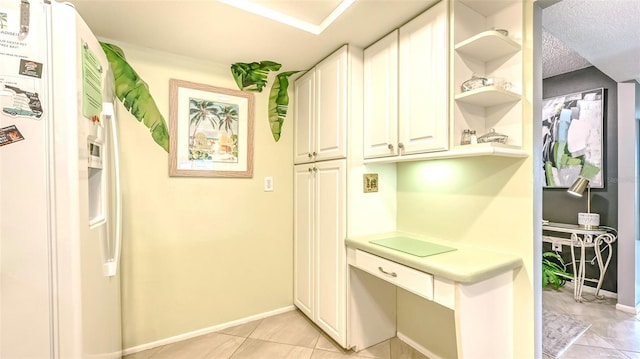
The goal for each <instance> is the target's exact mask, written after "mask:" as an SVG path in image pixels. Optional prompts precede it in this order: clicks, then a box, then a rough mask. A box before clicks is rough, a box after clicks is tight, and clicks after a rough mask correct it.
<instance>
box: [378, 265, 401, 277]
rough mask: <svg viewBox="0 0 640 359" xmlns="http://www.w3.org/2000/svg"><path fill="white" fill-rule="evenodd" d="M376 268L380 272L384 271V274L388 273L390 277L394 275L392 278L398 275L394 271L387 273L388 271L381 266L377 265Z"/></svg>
mask: <svg viewBox="0 0 640 359" xmlns="http://www.w3.org/2000/svg"><path fill="white" fill-rule="evenodd" d="M378 270H379V271H380V272H382V273H384V274H386V275H390V276H392V277H394V278H395V277H397V276H398V275H397V274H396V272H391V273H389V272H387V271H385V270H384V269H382V267H378Z"/></svg>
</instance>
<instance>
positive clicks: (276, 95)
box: [269, 71, 300, 142]
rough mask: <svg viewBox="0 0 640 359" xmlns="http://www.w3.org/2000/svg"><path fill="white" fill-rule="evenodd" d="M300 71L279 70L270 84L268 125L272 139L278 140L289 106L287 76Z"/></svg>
mask: <svg viewBox="0 0 640 359" xmlns="http://www.w3.org/2000/svg"><path fill="white" fill-rule="evenodd" d="M298 72H300V71H287V72H281V73H279V74H278V75H277V76H276V81H275V82H274V83H273V85H271V92H270V93H269V127H270V128H271V134H272V135H273V139H274V140H276V142H278V140H279V139H280V132H281V131H282V125H283V123H284V119H285V118H286V117H287V108H288V107H289V92H288V88H289V76H291V75H293V74H296V73H298Z"/></svg>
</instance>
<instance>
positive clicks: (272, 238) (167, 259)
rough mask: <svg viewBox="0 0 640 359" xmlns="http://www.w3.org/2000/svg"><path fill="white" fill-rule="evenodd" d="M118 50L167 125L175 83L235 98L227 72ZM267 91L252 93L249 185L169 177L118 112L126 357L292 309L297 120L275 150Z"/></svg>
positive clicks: (142, 132)
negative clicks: (269, 186) (266, 182)
mask: <svg viewBox="0 0 640 359" xmlns="http://www.w3.org/2000/svg"><path fill="white" fill-rule="evenodd" d="M117 45H120V46H121V47H122V49H123V50H124V52H125V55H126V57H127V59H128V61H129V63H130V64H131V65H132V66H133V68H134V69H135V70H136V72H137V73H138V74H139V75H140V77H141V78H142V79H143V80H145V81H146V82H147V83H148V85H149V88H150V91H151V94H152V96H153V98H154V99H155V101H156V103H157V105H158V107H159V109H160V112H161V113H162V114H163V115H164V116H165V120H166V121H167V124H168V122H169V118H168V115H169V79H171V78H175V79H180V80H187V81H192V82H197V83H202V84H207V85H213V86H217V87H224V88H229V89H234V90H237V89H238V88H237V86H236V84H235V82H234V80H233V77H232V75H231V73H230V69H229V66H230V64H215V63H210V62H205V61H201V60H195V59H190V58H185V57H179V56H175V55H171V54H167V53H161V52H157V51H155V50H150V49H144V48H139V47H134V46H128V45H124V44H117ZM221 51H223V50H222V49H221ZM259 60H263V59H243V61H246V62H251V61H259ZM271 79H273V77H271ZM269 83H270V84H271V81H270V82H269ZM268 92H269V91H268V89H265V91H264V92H263V93H261V94H258V93H256V94H255V119H254V121H255V122H254V171H253V178H250V179H240V178H189V177H169V176H168V154H167V153H166V152H165V151H164V150H162V149H161V148H160V147H159V146H158V145H156V144H155V142H153V140H152V138H151V136H150V134H149V131H148V130H147V129H146V128H145V127H144V126H143V125H142V124H140V123H138V122H137V121H136V120H135V118H134V117H133V116H132V115H131V114H129V113H125V112H126V110H125V109H124V108H123V107H122V106H119V107H118V114H119V123H120V133H121V146H122V149H121V152H122V162H123V176H124V183H123V192H124V216H125V218H124V226H123V231H124V245H123V253H122V296H123V297H122V308H123V313H122V315H123V347H124V348H125V349H127V348H135V347H140V346H144V345H145V344H148V343H152V342H155V341H159V340H162V339H165V338H169V337H172V336H176V335H180V334H184V333H189V332H193V331H196V330H200V329H203V328H208V327H211V326H215V325H219V324H222V323H227V322H230V321H233V320H238V319H242V318H246V317H248V316H252V315H257V314H261V313H264V312H267V311H271V310H277V309H280V308H283V307H287V306H290V305H292V292H293V288H292V285H293V273H292V266H293V257H292V251H293V248H292V243H293V241H292V237H293V234H292V227H293V222H292V217H293V204H292V202H293V198H292V195H293V194H292V191H291V188H292V185H293V171H292V166H291V163H292V156H293V154H292V134H293V132H292V131H291V129H292V122H293V120H292V117H291V115H289V117H288V118H287V122H285V124H284V128H283V131H282V137H281V139H280V141H279V142H278V143H276V142H275V141H274V140H273V137H272V135H271V132H270V130H269V126H268V120H267V101H268ZM291 113H292V111H290V114H291ZM265 176H272V177H273V179H274V188H275V190H274V192H264V191H263V179H264V177H265Z"/></svg>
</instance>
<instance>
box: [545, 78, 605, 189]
mask: <svg viewBox="0 0 640 359" xmlns="http://www.w3.org/2000/svg"><path fill="white" fill-rule="evenodd" d="M603 109H604V88H598V89H593V90H589V91H582V92H576V93H572V94H567V95H562V96H556V97H552V98H548V99H544V100H543V101H542V141H543V144H542V162H543V163H542V166H543V170H544V180H545V181H544V183H545V187H548V188H554V187H556V188H568V187H570V186H571V184H573V182H574V181H575V180H576V179H577V178H578V177H579V176H582V177H585V178H587V179H589V181H590V186H591V187H592V188H603V187H604V180H603V178H604V176H603V168H604V167H603V151H604V144H603Z"/></svg>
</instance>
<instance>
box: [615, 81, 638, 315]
mask: <svg viewBox="0 0 640 359" xmlns="http://www.w3.org/2000/svg"><path fill="white" fill-rule="evenodd" d="M617 105H618V164H619V166H618V178H617V180H618V308H619V309H622V310H627V311H630V310H635V309H634V308H636V307H637V306H638V305H640V235H639V232H638V226H639V222H640V209H639V208H638V200H639V198H640V190H639V184H638V178H639V176H638V171H639V167H640V162H639V160H640V159H639V157H640V156H639V151H640V147H639V145H638V141H639V139H638V133H639V132H638V131H639V130H640V129H639V128H640V123H639V121H640V119H639V118H638V117H637V112H636V111H638V108H639V107H640V85H638V84H637V83H636V82H632V83H619V84H618V103H617Z"/></svg>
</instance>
